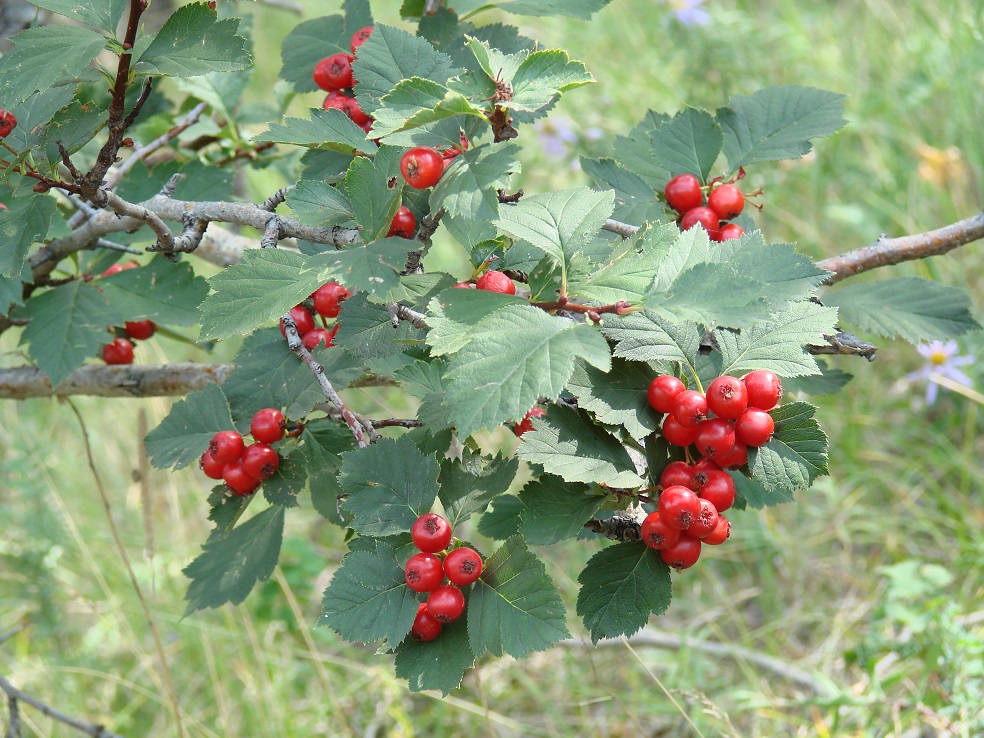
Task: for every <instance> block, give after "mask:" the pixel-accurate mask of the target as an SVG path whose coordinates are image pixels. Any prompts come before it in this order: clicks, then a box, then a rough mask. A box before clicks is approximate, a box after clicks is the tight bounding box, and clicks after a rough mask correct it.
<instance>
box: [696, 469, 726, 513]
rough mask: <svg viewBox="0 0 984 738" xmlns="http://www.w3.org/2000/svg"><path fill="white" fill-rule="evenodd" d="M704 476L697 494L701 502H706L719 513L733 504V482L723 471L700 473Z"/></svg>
mask: <svg viewBox="0 0 984 738" xmlns="http://www.w3.org/2000/svg"><path fill="white" fill-rule="evenodd" d="M701 473H702V474H704V475H705V481H704V484H703V486H702V487H701V488H700V490H699V491H698V492H697V496H698V497H700V498H701V499H702V500H707V501H708V502H710V503H711V504H712V505H714V509H715V510H717V511H718V512H719V513H723V512H724V511H725V510H727V509H728V508H730V507H731V506H732V505H734V504H735V480H734V479H732V478H731V475H730V474H728V472H725V471H707V472H701Z"/></svg>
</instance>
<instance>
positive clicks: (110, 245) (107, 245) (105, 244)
mask: <svg viewBox="0 0 984 738" xmlns="http://www.w3.org/2000/svg"><path fill="white" fill-rule="evenodd" d="M96 248H100V249H109V250H110V251H122V252H123V253H124V254H138V255H139V254H142V253H143V251H141V250H140V249H135V248H133V247H132V246H124V245H123V244H121V243H116V242H115V241H109V240H107V239H105V238H100V239H99V240H98V241H96Z"/></svg>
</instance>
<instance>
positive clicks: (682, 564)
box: [659, 534, 700, 571]
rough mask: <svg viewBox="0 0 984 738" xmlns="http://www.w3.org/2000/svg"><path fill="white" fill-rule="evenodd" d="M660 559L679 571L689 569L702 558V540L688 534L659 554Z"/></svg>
mask: <svg viewBox="0 0 984 738" xmlns="http://www.w3.org/2000/svg"><path fill="white" fill-rule="evenodd" d="M659 555H660V557H661V558H662V559H663V561H664V562H665V563H666V564H667V565H668V566H672V567H673V568H674V569H676V570H677V571H683V570H684V569H689V568H690V567H691V566H693V565H694V564H696V563H697V559H699V558H700V540H699V539H697V538H694V537H693V536H688V535H686V534H684V535H682V536H680V540H679V541H677V542H676V543H674V544H673V545H672V546H670V547H669V548H664V549H663V550H662V551H660V552H659Z"/></svg>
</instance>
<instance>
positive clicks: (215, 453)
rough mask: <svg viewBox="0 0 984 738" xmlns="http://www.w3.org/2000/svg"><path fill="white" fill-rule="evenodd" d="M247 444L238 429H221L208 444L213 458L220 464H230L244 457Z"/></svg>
mask: <svg viewBox="0 0 984 738" xmlns="http://www.w3.org/2000/svg"><path fill="white" fill-rule="evenodd" d="M245 450H246V444H245V443H243V437H242V436H241V435H239V434H238V433H237V432H236V431H233V430H228V431H219V432H218V433H216V434H215V435H214V436H212V440H211V441H209V444H208V452H209V453H210V454H212V458H213V459H215V460H216V461H217V462H219V463H220V464H228V463H230V462H232V461H239V460H240V459H241V458H242V457H243V451H245Z"/></svg>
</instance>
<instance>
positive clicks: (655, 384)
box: [646, 374, 687, 413]
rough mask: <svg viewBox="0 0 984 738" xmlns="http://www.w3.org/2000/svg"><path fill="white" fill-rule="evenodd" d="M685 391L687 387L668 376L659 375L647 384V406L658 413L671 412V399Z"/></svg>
mask: <svg viewBox="0 0 984 738" xmlns="http://www.w3.org/2000/svg"><path fill="white" fill-rule="evenodd" d="M685 389H687V386H686V385H685V384H684V383H683V382H682V381H681V380H679V379H677V378H676V377H674V376H672V375H670V374H661V375H660V376H658V377H656V379H654V380H653V381H652V382H650V383H649V392H648V394H647V396H646V397H647V399H648V400H649V406H650V407H651V408H652V409H653V410H655V411H656V412H658V413H668V412H671V411H672V410H673V398H675V397H676V396H677V395H678V394H680V393H681V392H683V391H684V390H685Z"/></svg>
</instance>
